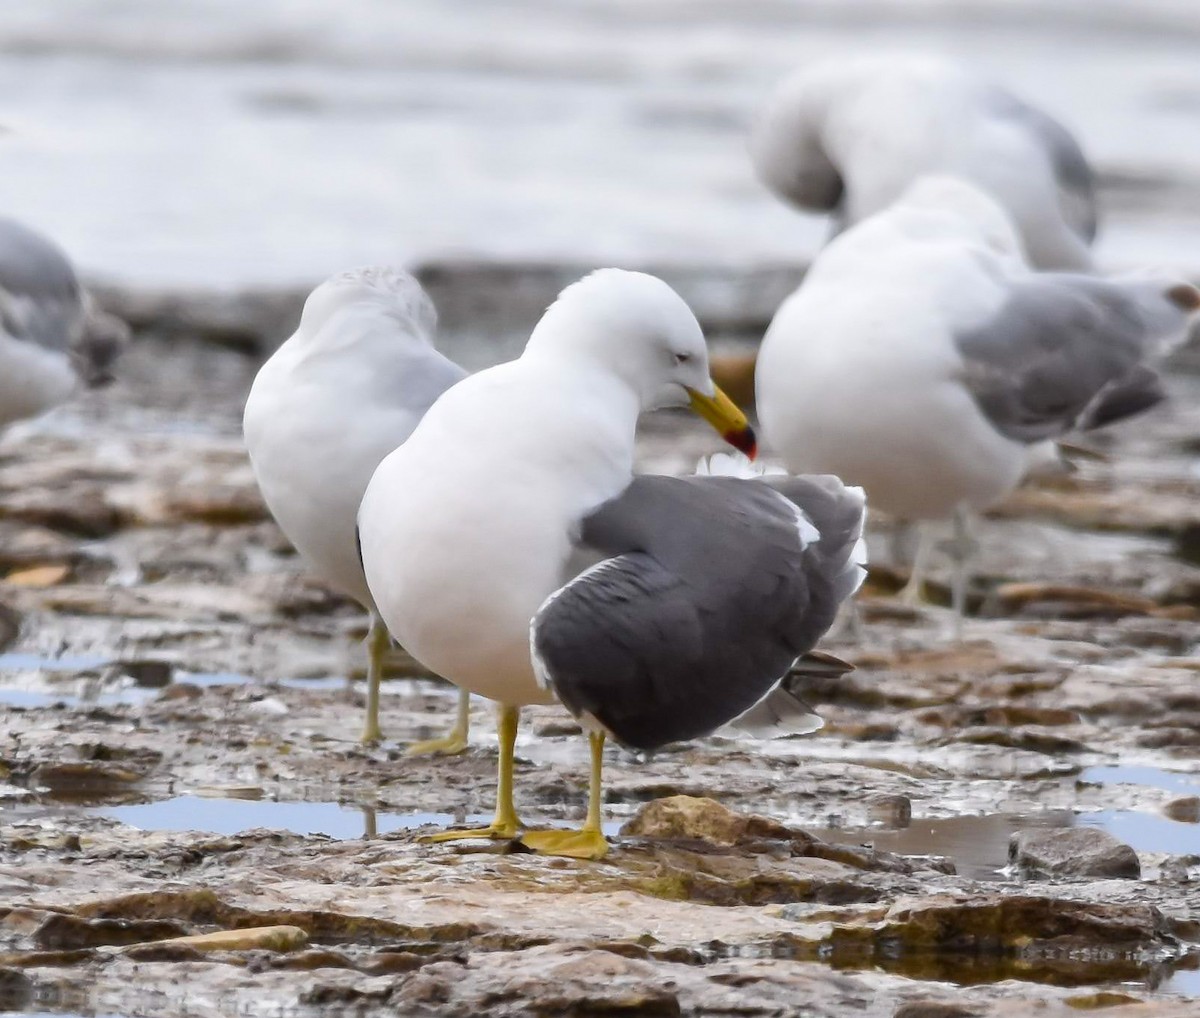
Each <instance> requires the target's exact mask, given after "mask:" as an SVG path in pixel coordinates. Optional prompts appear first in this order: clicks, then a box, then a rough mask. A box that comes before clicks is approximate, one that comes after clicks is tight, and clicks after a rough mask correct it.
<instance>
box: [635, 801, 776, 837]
mask: <svg viewBox="0 0 1200 1018" xmlns="http://www.w3.org/2000/svg"><path fill="white" fill-rule="evenodd" d="M751 819H752V818H751V817H748V816H746V815H745V814H742V813H735V812H734V811H733V810H731V809H729V808H728V807H726V806H722V805H721V804H720V803H719V802H716V801H715V800H713V799H702V798H699V797H697V796H692V795H672V796H669V797H668V798H666V799H656V800H654V802H649V803H647V804H646V805H645V806H643V807H642V808H641V809H640V810H638V812H637V815H636V816H634V817H633V819H631V820H629V821H628V822H626V823H625V825H624V826H623V827H622V828H621V835H622V836H623V837H629V838H653V839H658V840H671V841H693V840H694V841H707V842H710V843H711V844H714V845H725V846H727V847H732V846H733V845H736V844H738V843H739V842H741V841H744V840H746V838H747V833H748V831H749V828H750V821H751ZM774 826H775V827H777V828H778V829H779V830H780V831H782V832H786V828H784V827H783V825H782V824H775V825H774Z"/></svg>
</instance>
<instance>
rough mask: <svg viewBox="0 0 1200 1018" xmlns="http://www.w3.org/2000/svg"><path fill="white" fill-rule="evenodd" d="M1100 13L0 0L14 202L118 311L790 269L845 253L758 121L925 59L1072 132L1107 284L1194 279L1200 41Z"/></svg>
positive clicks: (1168, 25) (893, 7)
mask: <svg viewBox="0 0 1200 1018" xmlns="http://www.w3.org/2000/svg"><path fill="white" fill-rule="evenodd" d="M1103 8H1104V14H1103V16H1102V17H1101V16H1099V15H1098V14H1097V13H1096V12H1095V10H1094V6H1093V5H1090V4H1071V5H1066V4H1054V5H1047V4H1027V3H1019V4H1014V3H1012V2H1011V0H984V2H977V3H971V4H961V3H954V2H950V3H937V4H919V5H918V4H894V3H889V4H879V3H868V2H859V3H854V4H844V5H843V4H838V5H830V4H827V3H820V2H813V0H808V2H795V0H761V2H759V3H756V4H755V5H754V7H753V10H752V11H747V12H745V13H743V12H741V9H740V8H730V7H728V6H727V5H717V4H708V5H705V4H700V5H695V6H694V7H681V6H680V5H679V4H677V3H675V2H672V0H646V2H643V3H639V4H638V5H636V6H635V7H630V6H629V5H626V4H618V5H615V6H609V5H604V4H585V3H563V4H555V5H548V4H546V3H544V2H540V0H515V2H508V3H504V4H498V5H495V6H494V7H486V8H478V9H476V8H471V9H470V11H469V12H468V11H467V10H465V9H461V8H458V7H457V6H456V5H447V4H443V3H440V2H438V0H410V2H408V3H405V4H403V5H398V6H388V5H382V4H379V3H376V2H373V0H345V2H343V3H339V4H336V5H324V4H312V3H309V4H285V3H281V2H275V3H262V4H250V5H248V4H242V3H235V2H232V0H203V2H202V0H189V2H177V3H171V4H162V3H160V2H158V0H126V2H124V3H122V4H119V5H113V4H112V3H111V2H109V0H62V2H61V3H56V4H46V3H45V2H44V0H7V2H6V3H5V4H4V5H3V6H2V8H0V52H2V53H3V54H4V60H3V61H2V62H0V95H3V96H4V100H3V102H2V103H0V125H2V126H3V128H4V133H3V137H2V138H0V190H2V191H3V193H4V194H5V195H6V196H7V199H6V200H7V204H8V207H9V208H12V209H19V210H20V212H21V215H22V217H23V218H26V219H28V220H29V221H30V222H31V223H32V224H34V225H36V226H38V227H41V228H43V229H45V230H47V231H48V232H49V233H50V234H52V235H53V236H55V237H57V238H58V239H59V240H60V241H61V242H62V244H63V245H64V246H65V247H66V248H67V249H68V250H69V251H71V253H72V254H73V255H74V256H75V257H76V258H77V259H78V260H79V261H80V262H81V263H82V264H83V265H84V266H85V267H86V268H87V269H88V270H89V271H90V272H93V273H96V274H99V275H101V276H104V277H108V278H116V279H119V280H123V281H126V282H141V283H171V284H176V285H184V286H190V285H217V286H249V285H254V284H264V283H277V282H281V281H287V282H291V281H296V280H300V281H305V282H307V281H310V280H313V279H316V278H319V277H322V276H324V275H326V274H328V273H329V272H331V271H334V270H338V269H341V268H344V267H345V266H347V265H354V264H362V263H364V262H372V261H379V260H388V261H396V260H399V261H402V262H409V263H411V262H413V261H416V260H422V259H426V258H430V257H438V256H445V255H451V256H454V255H463V254H467V255H472V256H474V255H482V256H485V257H487V256H490V257H499V258H540V259H549V260H552V261H577V262H583V263H585V264H587V263H592V264H597V263H616V264H621V263H625V264H630V263H632V264H641V263H644V262H646V261H647V260H651V261H654V260H668V261H672V260H673V261H679V260H682V261H684V262H689V263H692V262H696V261H697V260H702V261H703V260H707V261H711V262H721V261H724V262H732V263H738V262H742V263H744V262H747V261H754V260H760V261H761V260H779V259H783V260H788V261H791V260H796V259H800V258H804V257H806V256H807V255H808V254H810V253H811V252H812V251H813V250H815V249H816V248H817V246H819V244H820V243H821V241H822V240H823V239H824V238H825V236H826V235H827V233H828V226H827V224H826V223H825V222H824V221H823V220H820V219H817V218H809V217H802V216H799V215H796V214H794V213H792V212H790V211H788V210H787V209H785V208H784V207H783V206H782V205H780V204H779V203H778V202H777V201H776V200H775V199H773V198H772V197H770V196H769V195H768V194H767V193H766V192H765V190H764V189H763V188H762V187H761V186H760V185H758V184H757V183H756V181H755V180H754V178H753V175H752V173H751V171H750V167H749V165H748V160H747V158H746V155H745V139H746V131H747V127H748V125H749V123H750V120H751V117H752V116H753V113H754V111H755V109H756V108H757V106H758V105H759V103H760V102H761V101H762V98H763V97H764V96H765V94H766V93H767V91H768V90H769V88H770V87H771V86H772V85H773V83H774V82H775V81H776V80H778V79H779V78H780V77H781V76H782V75H783V74H784V73H786V72H787V71H788V70H790V69H791V68H792V67H793V66H795V65H796V64H797V63H798V62H799V61H802V60H806V59H812V58H814V57H817V56H825V55H828V54H830V53H836V52H839V51H861V50H863V49H867V48H888V49H900V48H910V49H918V50H933V51H942V52H947V53H951V54H954V55H957V56H959V57H960V58H962V59H965V60H967V61H969V62H970V63H971V64H972V65H974V66H977V67H980V68H981V69H983V70H985V71H986V72H989V73H992V74H994V75H997V76H999V77H1000V78H1001V79H1003V80H1005V81H1007V82H1009V83H1010V84H1011V85H1012V86H1013V87H1014V88H1015V89H1017V90H1018V91H1021V92H1023V93H1025V94H1027V95H1030V96H1032V97H1035V98H1036V99H1037V100H1038V101H1040V102H1041V103H1043V104H1044V105H1045V106H1047V107H1048V108H1049V109H1050V110H1051V111H1052V112H1054V113H1056V114H1058V115H1059V116H1061V117H1063V118H1064V119H1065V120H1066V121H1067V122H1068V123H1069V124H1070V125H1072V126H1073V127H1074V128H1075V129H1076V130H1077V131H1078V132H1079V134H1080V135H1081V136H1082V138H1083V141H1084V144H1085V147H1086V148H1087V149H1088V150H1089V152H1090V153H1091V154H1092V155H1093V156H1094V158H1095V160H1096V161H1097V163H1098V164H1099V167H1100V170H1101V174H1102V178H1103V179H1102V184H1103V185H1104V186H1102V191H1104V192H1105V199H1106V204H1107V205H1109V206H1110V207H1111V211H1110V213H1109V214H1108V215H1107V217H1106V221H1105V224H1104V226H1103V228H1102V231H1101V252H1102V255H1104V256H1107V257H1109V258H1114V259H1117V260H1119V261H1120V262H1121V263H1122V264H1128V263H1131V262H1132V263H1160V262H1162V263H1166V264H1180V263H1182V264H1183V266H1184V267H1194V266H1195V265H1196V259H1197V255H1196V252H1195V244H1194V236H1195V230H1196V228H1197V225H1198V223H1197V218H1196V207H1197V203H1196V201H1195V190H1196V186H1197V185H1196V176H1197V172H1198V171H1200V141H1198V140H1197V138H1198V135H1197V132H1196V131H1195V130H1194V119H1193V118H1194V111H1195V108H1196V106H1197V103H1198V101H1200V100H1198V98H1197V97H1198V96H1200V69H1198V68H1197V64H1196V61H1195V39H1196V32H1197V30H1198V29H1200V20H1198V19H1197V17H1196V13H1195V11H1194V9H1190V8H1188V7H1187V6H1186V5H1181V4H1178V3H1171V2H1169V0H1161V2H1157V3H1144V2H1139V0H1117V2H1109V3H1106V4H1104V5H1103ZM735 10H736V11H738V13H736V14H734V13H731V12H732V11H735ZM64 12H65V13H64ZM631 22H632V24H633V25H636V28H637V30H636V31H632V30H631ZM1081 43H1083V44H1081ZM132 97H136V100H133V99H132ZM134 103H136V105H135V104H134ZM134 110H136V115H134ZM698 210H703V212H702V213H701V214H698Z"/></svg>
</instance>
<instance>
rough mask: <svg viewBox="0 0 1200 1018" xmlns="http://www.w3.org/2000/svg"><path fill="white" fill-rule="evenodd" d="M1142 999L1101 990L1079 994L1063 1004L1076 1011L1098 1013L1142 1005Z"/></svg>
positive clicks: (1066, 999)
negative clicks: (1109, 1009)
mask: <svg viewBox="0 0 1200 1018" xmlns="http://www.w3.org/2000/svg"><path fill="white" fill-rule="evenodd" d="M1141 1002H1142V1000H1141V998H1140V997H1131V996H1130V995H1129V994H1128V993H1113V992H1112V991H1111V990H1100V991H1099V992H1098V993H1077V994H1075V995H1074V996H1073V997H1065V998H1064V999H1063V1003H1064V1004H1066V1005H1067V1007H1073V1008H1075V1010H1076V1011H1096V1010H1099V1009H1100V1008H1105V1007H1120V1006H1121V1005H1122V1004H1140V1003H1141Z"/></svg>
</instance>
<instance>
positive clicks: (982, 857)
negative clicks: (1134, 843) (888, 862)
mask: <svg viewBox="0 0 1200 1018" xmlns="http://www.w3.org/2000/svg"><path fill="white" fill-rule="evenodd" d="M1075 821H1076V817H1075V814H1074V813H1072V812H1071V811H1070V810H1065V809H1064V810H1047V811H1046V812H1044V813H1036V814H1032V815H1022V814H1019V813H995V814H992V815H989V816H964V817H947V818H943V819H938V820H913V821H912V822H911V823H910V824H909V826H908V827H902V828H900V829H898V830H870V829H868V830H859V831H847V830H836V829H835V830H824V831H822V830H812V829H809V833H811V834H815V835H816V836H817V837H818V838H821V839H822V840H824V841H828V842H830V843H832V844H835V845H868V846H870V847H872V848H876V849H879V850H880V851H884V852H894V853H895V854H897V855H938V856H945V857H947V858H949V859H952V860H953V861H954V865H955V868H956V869H957V870H958V872H959V874H960V875H962V876H965V877H970V878H971V879H973V880H1000V879H1002V878H1003V877H1004V876H1005V874H1003V873H1001V872H1000V871H1001V870H1002V869H1003V868H1004V867H1005V866H1007V865H1008V840H1009V838H1011V837H1012V835H1014V834H1015V833H1016V832H1017V831H1024V830H1031V829H1034V828H1051V827H1071V826H1073V825H1074V823H1075Z"/></svg>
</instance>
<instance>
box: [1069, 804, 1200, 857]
mask: <svg viewBox="0 0 1200 1018" xmlns="http://www.w3.org/2000/svg"><path fill="white" fill-rule="evenodd" d="M1076 824H1077V825H1078V826H1080V827H1099V828H1101V829H1102V830H1105V831H1108V833H1109V834H1111V835H1112V836H1113V837H1114V838H1116V839H1117V840H1118V841H1123V842H1125V844H1126V845H1129V846H1130V847H1131V848H1134V849H1136V850H1137V851H1139V852H1168V853H1170V854H1171V855H1200V824H1188V823H1180V822H1179V821H1177V820H1171V819H1169V818H1167V817H1161V816H1155V815H1154V814H1153V813H1138V812H1135V811H1134V810H1123V809H1117V810H1102V811H1101V812H1099V813H1081V814H1080V815H1079V816H1078V817H1077V818H1076Z"/></svg>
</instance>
